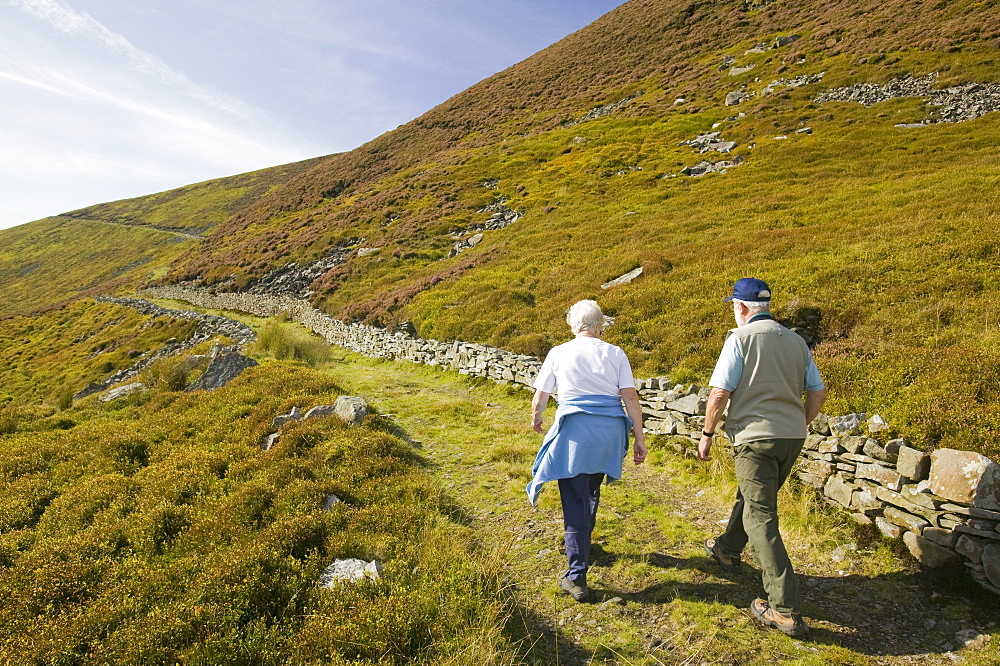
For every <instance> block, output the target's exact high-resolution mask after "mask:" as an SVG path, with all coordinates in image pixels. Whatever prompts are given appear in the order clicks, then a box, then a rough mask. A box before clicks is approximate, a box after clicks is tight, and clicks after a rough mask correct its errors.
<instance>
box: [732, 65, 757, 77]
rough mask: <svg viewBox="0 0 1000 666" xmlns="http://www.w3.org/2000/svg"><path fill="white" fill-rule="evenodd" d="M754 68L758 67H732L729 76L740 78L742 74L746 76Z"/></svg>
mask: <svg viewBox="0 0 1000 666" xmlns="http://www.w3.org/2000/svg"><path fill="white" fill-rule="evenodd" d="M754 67H756V65H746V66H745V67H731V68H730V69H729V76H739V75H740V74H746V73H747V72H749V71H750V70H751V69H753V68H754Z"/></svg>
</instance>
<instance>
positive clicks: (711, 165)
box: [681, 155, 743, 178]
mask: <svg viewBox="0 0 1000 666" xmlns="http://www.w3.org/2000/svg"><path fill="white" fill-rule="evenodd" d="M741 164H743V156H742V155H737V156H736V157H734V158H733V159H731V160H719V161H718V162H708V161H704V162H699V163H698V164H695V165H694V166H686V167H684V168H683V169H681V175H683V176H692V177H695V178H697V177H698V176H704V175H705V174H708V173H726V170H727V169H732V168H733V167H735V166H739V165H741Z"/></svg>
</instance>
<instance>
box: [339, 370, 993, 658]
mask: <svg viewBox="0 0 1000 666" xmlns="http://www.w3.org/2000/svg"><path fill="white" fill-rule="evenodd" d="M363 363H364V364H365V365H366V366H368V369H367V370H366V371H365V373H364V377H363V378H362V377H360V376H356V377H353V378H352V379H350V380H347V385H348V386H352V385H353V386H356V387H357V388H358V389H361V390H362V391H363V392H365V393H366V394H367V396H368V397H369V399H370V400H371V401H372V403H373V404H375V405H377V406H378V408H379V409H380V410H381V411H382V412H383V413H388V416H389V417H390V418H391V419H392V420H394V422H396V423H397V424H398V425H399V427H400V428H401V429H402V430H403V431H405V433H406V436H407V437H409V438H411V439H412V440H414V441H416V442H418V445H419V446H420V450H421V453H422V455H423V456H424V458H425V460H426V461H427V466H428V469H429V471H430V472H431V473H432V474H433V475H434V476H435V477H436V478H437V479H439V480H440V482H441V484H442V485H443V487H444V488H445V490H446V492H447V493H449V494H450V495H451V497H452V498H453V500H454V502H455V504H456V505H457V506H459V507H461V511H462V513H463V514H464V519H465V520H466V521H467V522H468V523H469V524H470V526H472V527H473V528H474V529H475V530H477V532H478V534H479V535H480V539H481V540H482V541H483V542H484V543H488V544H495V545H499V546H500V547H501V550H502V551H503V552H505V553H506V554H507V557H506V559H507V569H508V570H509V572H510V578H511V583H512V587H513V588H514V590H515V596H516V598H517V599H518V601H519V604H518V611H517V612H518V615H519V617H518V619H517V622H518V623H523V630H524V631H525V632H526V633H527V634H528V635H529V636H531V637H533V639H532V643H533V646H532V647H531V649H529V650H526V656H525V663H561V664H581V663H620V664H702V663H726V664H751V663H859V664H918V663H919V664H954V663H966V664H994V663H1000V657H997V651H996V648H997V646H1000V636H996V634H998V633H1000V627H998V625H997V620H998V618H1000V613H998V612H997V611H998V604H997V603H996V600H995V599H993V598H991V597H990V595H988V593H985V592H983V591H982V590H979V588H977V587H975V586H974V585H972V584H966V583H965V582H964V580H965V579H967V578H968V577H967V576H964V577H961V576H956V575H955V572H945V573H937V574H929V573H921V572H918V571H916V570H915V569H912V568H911V567H912V565H913V562H912V561H910V560H908V558H907V557H906V556H905V555H902V554H901V552H900V551H898V549H897V550H896V551H893V549H892V546H891V545H887V544H886V542H884V541H882V540H880V539H878V538H875V537H874V535H871V534H870V533H865V532H863V531H858V530H857V529H856V528H854V527H852V526H849V525H843V524H838V523H842V522H843V518H844V517H843V516H841V515H838V514H836V513H833V512H830V511H828V510H826V509H823V510H817V515H820V516H822V515H826V516H827V517H826V518H825V521H826V522H823V521H822V520H821V521H820V522H819V523H817V525H818V528H819V529H820V530H821V531H819V532H817V531H814V530H810V529H804V528H802V527H801V526H794V525H793V527H792V528H791V530H789V528H788V527H787V526H783V532H784V533H785V538H786V543H787V545H788V548H789V551H790V554H791V557H792V561H793V562H794V563H795V564H796V569H797V571H798V572H799V573H800V576H801V578H800V580H801V584H802V588H803V600H804V604H805V615H806V617H807V620H808V622H809V623H810V625H811V626H812V631H811V633H810V634H809V636H808V637H807V638H806V639H805V640H793V639H790V638H787V637H785V636H783V635H781V634H779V633H778V632H776V631H774V630H763V629H761V628H759V627H758V626H757V625H756V623H755V622H754V621H753V619H752V618H751V617H750V613H749V611H747V610H746V608H747V607H748V606H749V604H750V602H751V601H753V599H754V598H755V597H756V596H760V595H761V594H762V591H761V585H760V575H759V571H758V570H757V569H756V567H755V566H754V565H753V562H752V558H748V559H750V563H749V564H750V566H749V567H744V570H743V572H742V573H741V574H739V575H737V576H735V577H727V576H725V575H724V573H723V572H722V570H721V569H720V568H719V567H718V566H717V565H715V563H714V562H712V561H711V560H710V559H708V558H707V557H706V556H705V555H704V553H703V552H702V549H701V542H702V541H703V540H704V539H705V538H708V537H709V536H713V535H715V534H717V533H718V532H720V531H721V525H722V524H724V522H725V519H726V518H727V517H728V513H729V508H730V507H729V499H728V497H727V496H726V495H725V494H724V493H722V492H719V491H716V490H713V489H712V488H706V487H705V485H704V484H705V480H706V475H705V472H704V470H703V469H701V468H700V465H701V463H697V462H695V461H693V460H691V459H686V458H683V457H682V456H680V455H678V454H676V453H674V452H672V451H667V449H668V448H669V447H667V446H664V445H663V444H660V445H659V446H658V445H657V444H656V443H655V442H654V443H653V445H652V447H651V449H652V450H653V451H652V454H651V456H650V461H649V464H647V465H643V466H642V467H639V468H636V467H634V466H632V465H631V463H628V464H627V467H626V472H625V478H624V479H623V480H622V481H621V482H619V483H616V484H613V485H611V486H606V487H605V489H604V491H603V494H602V504H601V508H600V511H599V514H598V525H597V528H596V530H595V534H594V543H595V545H594V553H593V558H592V559H593V565H592V568H591V574H590V583H591V587H592V588H593V589H594V592H595V594H594V595H593V599H592V600H591V602H590V603H583V604H578V603H576V602H573V601H572V600H571V599H569V598H568V597H566V596H562V595H560V594H559V591H558V589H557V587H556V584H555V580H556V576H557V575H558V573H560V571H561V570H562V568H563V566H564V563H565V562H564V556H563V555H562V554H561V552H560V548H561V540H562V524H561V512H560V510H559V506H558V490H557V489H556V488H555V487H546V488H545V490H544V491H543V493H542V500H541V501H540V503H539V507H538V508H536V509H533V508H531V507H530V506H529V505H528V503H527V501H526V496H525V493H524V485H525V483H526V482H527V474H528V470H529V469H530V466H531V462H532V459H533V456H534V451H535V447H537V445H538V443H539V442H540V439H539V438H538V436H537V435H534V434H533V433H530V431H529V429H528V428H527V426H526V418H527V415H528V402H529V395H528V393H526V392H521V393H517V394H511V393H506V394H505V393H504V392H503V389H499V388H498V387H495V386H482V387H470V386H468V385H466V384H464V383H463V381H462V380H461V378H459V377H457V376H453V375H451V374H450V373H443V374H442V373H441V372H439V371H438V372H435V371H433V370H429V369H426V368H418V367H415V366H410V365H409V364H394V363H385V362H382V363H378V362H369V361H365V362H363ZM550 410H551V408H550ZM549 417H550V418H551V411H550V412H549ZM657 448H658V449H659V450H658V451H657ZM550 485H551V484H550ZM727 492H728V491H727ZM956 581H957V582H956ZM991 634H993V635H991ZM976 636H979V643H978V644H973V645H971V646H970V647H963V645H962V643H961V642H960V641H963V640H967V639H971V638H974V637H976ZM991 639H992V645H987V646H985V647H980V646H979V645H980V644H982V643H984V642H986V641H990V640H991Z"/></svg>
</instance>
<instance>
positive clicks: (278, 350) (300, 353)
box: [249, 314, 331, 367]
mask: <svg viewBox="0 0 1000 666" xmlns="http://www.w3.org/2000/svg"><path fill="white" fill-rule="evenodd" d="M288 320H289V318H288V315H287V314H285V315H284V317H282V316H279V317H275V318H271V319H268V320H267V321H265V322H264V325H263V327H262V328H261V330H260V332H259V333H258V334H257V342H255V343H254V344H253V345H251V347H250V349H249V351H250V353H251V354H253V355H256V356H265V357H268V358H273V359H276V360H279V361H303V362H304V363H306V365H309V366H310V367H317V366H319V365H322V364H323V363H327V362H329V360H330V357H331V350H330V345H329V344H327V342H326V341H325V340H323V339H322V338H320V337H319V336H316V335H313V334H311V333H309V332H308V331H306V330H305V329H303V328H302V327H301V326H299V325H298V324H294V323H289V321H288Z"/></svg>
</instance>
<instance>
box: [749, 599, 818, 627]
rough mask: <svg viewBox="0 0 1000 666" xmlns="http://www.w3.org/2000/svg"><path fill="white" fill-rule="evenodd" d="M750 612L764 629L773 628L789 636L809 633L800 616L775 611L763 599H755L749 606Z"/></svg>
mask: <svg viewBox="0 0 1000 666" xmlns="http://www.w3.org/2000/svg"><path fill="white" fill-rule="evenodd" d="M750 610H751V612H753V616H754V617H755V618H757V620H758V621H759V622H760V623H761V624H763V625H764V626H765V627H774V628H775V629H777V630H778V631H780V632H781V633H783V634H787V635H789V636H805V635H806V634H808V633H809V625H808V624H806V623H805V622H803V621H802V616H801V615H799V614H798V613H781V612H779V611H776V610H774V609H773V608H771V605H770V604H769V603H767V602H766V601H764V600H763V599H755V600H754V602H753V603H752V604H750Z"/></svg>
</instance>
